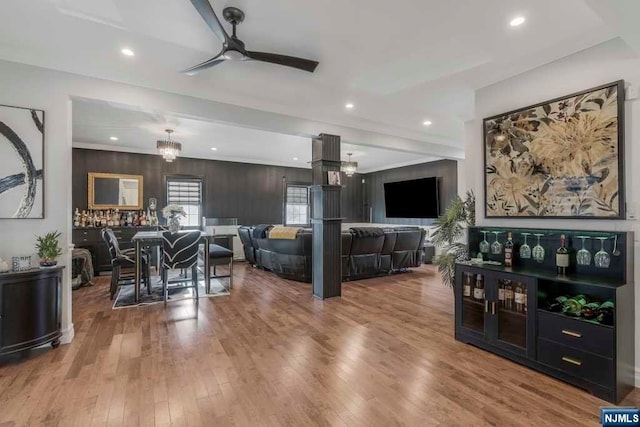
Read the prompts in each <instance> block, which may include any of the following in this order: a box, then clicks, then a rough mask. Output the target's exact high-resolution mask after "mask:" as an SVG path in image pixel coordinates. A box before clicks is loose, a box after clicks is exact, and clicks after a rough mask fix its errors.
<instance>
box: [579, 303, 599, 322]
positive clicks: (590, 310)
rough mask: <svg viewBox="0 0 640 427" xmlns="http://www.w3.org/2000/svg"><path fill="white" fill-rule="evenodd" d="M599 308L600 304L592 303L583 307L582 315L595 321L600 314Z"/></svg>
mask: <svg viewBox="0 0 640 427" xmlns="http://www.w3.org/2000/svg"><path fill="white" fill-rule="evenodd" d="M598 308H600V303H599V302H590V303H588V304H585V305H583V306H582V310H581V311H580V315H581V316H582V317H584V318H585V319H593V318H594V317H596V314H598Z"/></svg>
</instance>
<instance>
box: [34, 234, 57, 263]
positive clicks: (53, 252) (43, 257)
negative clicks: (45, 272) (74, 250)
mask: <svg viewBox="0 0 640 427" xmlns="http://www.w3.org/2000/svg"><path fill="white" fill-rule="evenodd" d="M59 238H60V232H58V231H50V232H49V233H47V234H45V235H44V236H36V249H37V250H38V256H39V257H40V266H41V267H52V266H54V265H56V264H58V261H56V258H58V257H59V256H60V255H62V248H60V242H59V240H58V239H59Z"/></svg>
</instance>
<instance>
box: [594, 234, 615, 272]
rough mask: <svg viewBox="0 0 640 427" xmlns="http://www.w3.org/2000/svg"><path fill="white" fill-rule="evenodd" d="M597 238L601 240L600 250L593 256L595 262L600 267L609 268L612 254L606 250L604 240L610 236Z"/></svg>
mask: <svg viewBox="0 0 640 427" xmlns="http://www.w3.org/2000/svg"><path fill="white" fill-rule="evenodd" d="M596 239H598V240H600V250H599V251H598V252H596V254H595V256H594V257H593V262H594V264H595V265H596V267H598V268H609V264H611V256H609V254H608V253H607V251H605V250H604V241H605V240H607V239H608V237H596Z"/></svg>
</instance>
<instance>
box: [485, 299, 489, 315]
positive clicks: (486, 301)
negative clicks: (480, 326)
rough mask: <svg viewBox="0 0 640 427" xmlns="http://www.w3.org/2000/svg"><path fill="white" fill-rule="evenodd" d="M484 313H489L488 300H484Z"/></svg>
mask: <svg viewBox="0 0 640 427" xmlns="http://www.w3.org/2000/svg"><path fill="white" fill-rule="evenodd" d="M484 312H485V313H488V312H489V300H484Z"/></svg>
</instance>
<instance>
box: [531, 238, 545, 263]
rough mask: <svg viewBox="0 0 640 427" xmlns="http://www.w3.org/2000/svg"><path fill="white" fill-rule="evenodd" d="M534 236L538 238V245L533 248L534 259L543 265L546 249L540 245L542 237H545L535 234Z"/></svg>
mask: <svg viewBox="0 0 640 427" xmlns="http://www.w3.org/2000/svg"><path fill="white" fill-rule="evenodd" d="M534 236H536V237H537V238H538V244H537V245H535V246H534V247H533V250H532V253H533V259H535V260H536V261H538V262H540V263H541V262H543V261H544V248H543V247H542V245H541V244H540V237H542V236H544V234H534Z"/></svg>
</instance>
